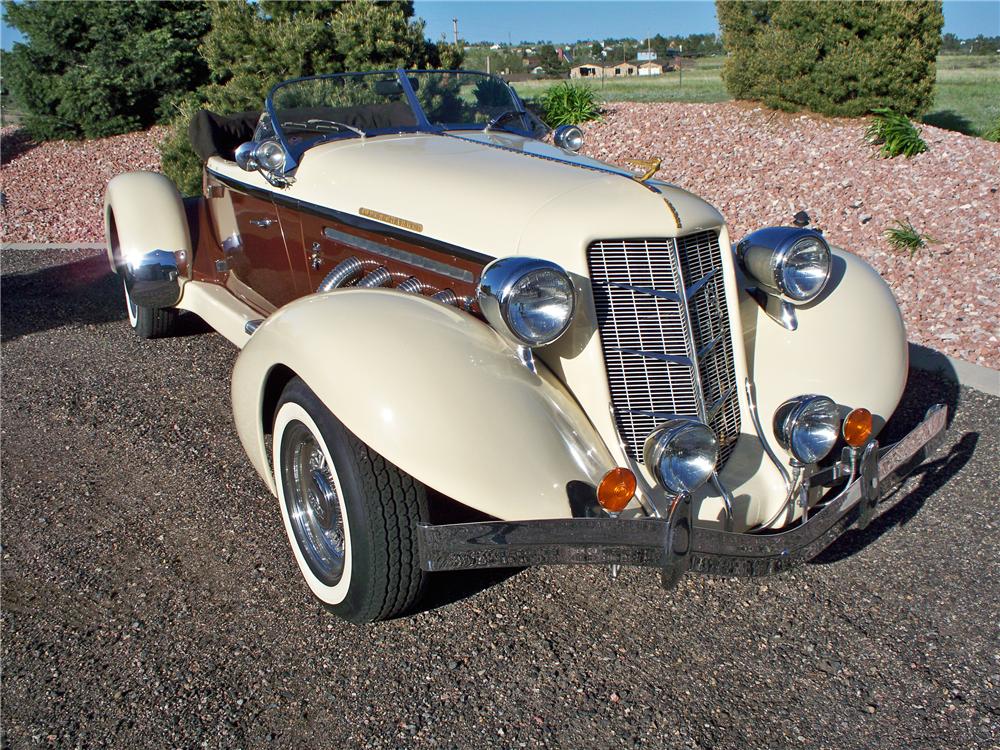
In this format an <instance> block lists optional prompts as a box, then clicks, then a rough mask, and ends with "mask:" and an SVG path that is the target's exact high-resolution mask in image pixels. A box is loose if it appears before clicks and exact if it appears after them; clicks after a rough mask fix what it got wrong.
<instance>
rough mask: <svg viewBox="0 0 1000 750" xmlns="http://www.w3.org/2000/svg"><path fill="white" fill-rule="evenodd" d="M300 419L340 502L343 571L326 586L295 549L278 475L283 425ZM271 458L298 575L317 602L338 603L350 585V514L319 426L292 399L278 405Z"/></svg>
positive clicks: (279, 500)
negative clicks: (336, 579) (316, 446)
mask: <svg viewBox="0 0 1000 750" xmlns="http://www.w3.org/2000/svg"><path fill="white" fill-rule="evenodd" d="M295 421H297V422H301V423H302V424H304V425H305V426H306V427H307V428H309V431H310V432H311V433H312V434H313V437H314V438H315V439H316V443H317V444H318V445H319V447H320V449H321V450H322V451H323V456H324V458H326V465H327V466H328V467H329V469H330V474H331V476H332V477H333V482H334V485H335V488H336V490H337V501H338V502H339V503H340V517H341V519H343V523H344V572H343V574H342V575H341V577H340V580H339V581H337V583H336V584H334V585H333V586H327V585H326V584H324V583H323V582H322V581H320V580H319V579H318V578H317V577H316V576H315V574H313V572H312V570H310V568H309V564H308V563H307V562H306V560H305V558H304V557H303V555H302V551H301V550H300V549H299V543H298V542H297V541H296V539H295V532H294V531H293V528H292V521H291V519H290V518H289V516H288V503H287V502H286V500H285V489H284V482H283V481H282V478H281V476H280V474H279V472H280V471H281V468H280V467H281V465H282V464H281V455H280V451H281V439H282V436H283V435H284V433H285V430H286V428H287V427H288V425H289V424H290V423H292V422H295ZM271 460H272V461H273V463H272V465H273V466H274V467H275V484H276V485H277V489H278V504H279V505H280V506H281V519H282V521H283V522H284V524H285V533H286V534H287V535H288V541H289V543H290V544H291V546H292V552H293V553H294V554H295V561H296V562H297V563H298V565H299V571H300V572H301V573H302V577H303V578H305V579H306V583H307V584H309V588H310V590H311V591H312V592H313V594H315V595H316V596H317V597H318V598H319V599H320V600H321V601H323V602H325V603H326V604H340V603H341V602H342V601H344V599H345V598H346V597H347V592H348V591H349V590H350V588H351V569H352V563H351V552H352V546H351V524H350V517H349V516H348V514H347V505H346V503H345V502H344V490H343V487H342V486H341V484H340V476H339V475H338V474H337V466H336V464H334V462H333V456H331V455H330V449H329V447H328V446H327V444H326V440H325V439H324V438H323V434H322V433H321V432H320V430H319V427H317V426H316V422H315V421H313V418H312V417H310V416H309V413H308V412H307V411H306V410H305V409H303V408H302V407H301V406H299V405H298V404H297V403H295V402H294V401H288V402H285V403H284V404H282V406H281V408H280V409H279V410H278V414H277V416H276V417H275V420H274V442H273V444H272V448H271Z"/></svg>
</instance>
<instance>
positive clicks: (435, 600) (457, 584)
mask: <svg viewBox="0 0 1000 750" xmlns="http://www.w3.org/2000/svg"><path fill="white" fill-rule="evenodd" d="M523 570H525V569H524V568H490V569H485V570H451V571H447V572H440V573H431V574H430V575H428V577H427V588H426V590H425V591H424V596H423V597H422V598H421V599H420V601H419V602H418V603H417V605H416V608H415V609H414V610H413V611H411V612H407V613H406V614H405V615H404V616H405V617H410V616H412V615H415V614H419V613H420V612H429V611H430V610H432V609H438V608H439V607H445V606H447V605H449V604H454V603H455V602H458V601H462V600H464V599H469V598H471V597H473V596H475V595H476V594H479V593H480V592H483V591H486V589H490V588H493V587H494V586H497V585H499V584H501V583H503V582H504V581H506V580H507V579H508V578H513V577H514V576H516V575H517V574H518V573H520V572H522V571H523Z"/></svg>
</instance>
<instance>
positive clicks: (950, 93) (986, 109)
mask: <svg viewBox="0 0 1000 750" xmlns="http://www.w3.org/2000/svg"><path fill="white" fill-rule="evenodd" d="M936 89H937V90H936V93H935V96H934V106H933V107H932V108H931V111H930V112H928V113H927V114H926V115H924V122H926V123H927V124H929V125H936V126H937V127H939V128H947V129H948V130H957V131H958V132H960V133H966V134H968V135H982V134H983V133H985V132H986V131H987V130H989V129H990V125H991V124H992V123H994V122H996V120H997V118H998V117H1000V56H985V55H983V56H967V55H953V56H952V55H948V56H945V57H939V58H938V72H937V87H936Z"/></svg>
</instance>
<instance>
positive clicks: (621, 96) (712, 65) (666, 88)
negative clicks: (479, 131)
mask: <svg viewBox="0 0 1000 750" xmlns="http://www.w3.org/2000/svg"><path fill="white" fill-rule="evenodd" d="M721 71H722V58H721V57H710V58H703V59H701V60H698V62H697V63H696V65H695V67H693V68H691V69H689V70H684V71H682V72H681V73H678V72H673V73H664V74H663V75H659V76H642V77H641V78H640V77H638V76H630V77H628V78H605V79H600V78H598V79H596V80H588V81H586V83H587V85H589V86H593V87H594V89H595V90H596V91H597V92H598V95H599V96H600V98H601V99H602V100H603V101H606V102H724V101H728V100H729V99H730V98H731V97H730V96H729V94H728V93H727V92H726V87H725V86H723V85H722V78H721V77H720V76H721ZM682 78H683V80H682ZM551 85H552V81H522V82H520V83H515V84H514V88H516V89H517V92H518V94H520V95H521V96H523V97H525V98H528V99H533V98H535V97H536V96H538V95H539V94H541V93H542V92H543V91H544V90H545V89H547V88H548V87H549V86H551Z"/></svg>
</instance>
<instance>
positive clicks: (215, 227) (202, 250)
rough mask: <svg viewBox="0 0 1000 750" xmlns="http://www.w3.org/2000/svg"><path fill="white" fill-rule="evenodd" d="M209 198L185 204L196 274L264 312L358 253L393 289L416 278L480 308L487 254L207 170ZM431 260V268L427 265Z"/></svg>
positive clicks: (313, 286) (427, 291)
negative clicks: (277, 197)
mask: <svg viewBox="0 0 1000 750" xmlns="http://www.w3.org/2000/svg"><path fill="white" fill-rule="evenodd" d="M205 193H206V196H208V197H205V198H197V199H190V200H189V201H187V202H186V206H187V210H188V221H189V224H190V226H191V233H192V242H193V245H194V247H195V248H196V250H195V257H194V262H193V266H192V278H193V279H195V280H197V281H206V282H210V283H214V284H219V285H220V286H225V287H226V288H227V289H228V290H229V291H230V292H231V293H233V294H234V295H236V296H237V297H239V298H240V299H241V300H242V301H243V302H245V303H247V304H249V305H250V306H251V307H253V308H254V309H255V310H258V311H260V312H261V313H262V314H264V315H268V314H270V313H271V312H274V311H275V310H276V309H277V308H279V307H281V306H283V305H286V304H288V303H289V302H292V301H293V300H295V299H298V298H299V297H304V296H306V295H307V294H312V293H313V292H315V291H316V290H317V288H318V287H319V285H320V284H321V283H322V281H323V279H324V278H325V277H326V276H327V274H329V273H330V271H332V270H333V269H334V268H335V267H336V266H337V265H338V264H339V263H340V262H341V261H343V260H346V259H347V258H351V257H353V258H357V259H358V260H360V261H362V263H364V264H365V269H366V271H372V270H375V269H377V268H379V267H382V268H385V269H386V270H387V271H388V272H389V274H390V275H391V276H392V281H391V284H390V286H392V287H395V286H397V285H399V284H400V283H402V282H403V281H406V280H407V279H409V278H411V277H412V278H416V279H417V280H418V281H420V282H421V284H422V286H423V288H422V289H421V292H420V293H421V294H423V295H426V296H430V295H433V294H435V293H437V292H440V291H443V290H446V289H447V290H451V291H452V292H453V293H454V294H455V296H456V297H457V298H458V299H459V304H460V305H461V306H462V307H464V308H466V309H469V310H470V311H471V312H474V313H478V311H479V310H478V306H477V305H476V304H475V292H476V284H477V283H478V281H479V277H480V275H481V274H482V271H483V268H484V266H485V262H486V260H487V259H486V258H484V257H482V256H478V255H477V254H475V253H469V254H468V257H464V256H463V255H460V254H459V252H461V249H456V252H449V250H448V248H447V246H444V245H442V243H435V242H434V241H433V240H432V239H429V238H428V240H427V242H426V244H423V243H421V242H420V241H419V240H410V239H409V238H408V237H409V234H411V233H406V234H407V239H404V238H402V237H400V236H399V235H400V232H399V230H398V228H396V227H394V226H392V225H389V224H386V225H385V231H384V232H382V231H378V226H379V222H376V221H371V220H361V221H364V222H365V227H364V228H361V227H359V226H355V225H354V223H353V222H352V221H350V219H351V218H353V217H345V218H341V217H339V216H338V215H337V214H336V213H335V212H330V213H326V212H324V213H320V212H318V211H310V210H309V209H308V208H302V207H295V206H291V205H284V204H280V203H275V202H274V201H272V200H269V199H268V198H267V197H266V195H265V194H263V193H260V192H259V191H255V190H252V189H250V190H246V191H244V190H241V189H240V187H239V185H237V184H235V183H228V182H226V183H224V182H222V181H220V180H219V179H217V178H216V177H215V176H214V175H212V174H208V173H206V176H205ZM428 266H429V267H428Z"/></svg>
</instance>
